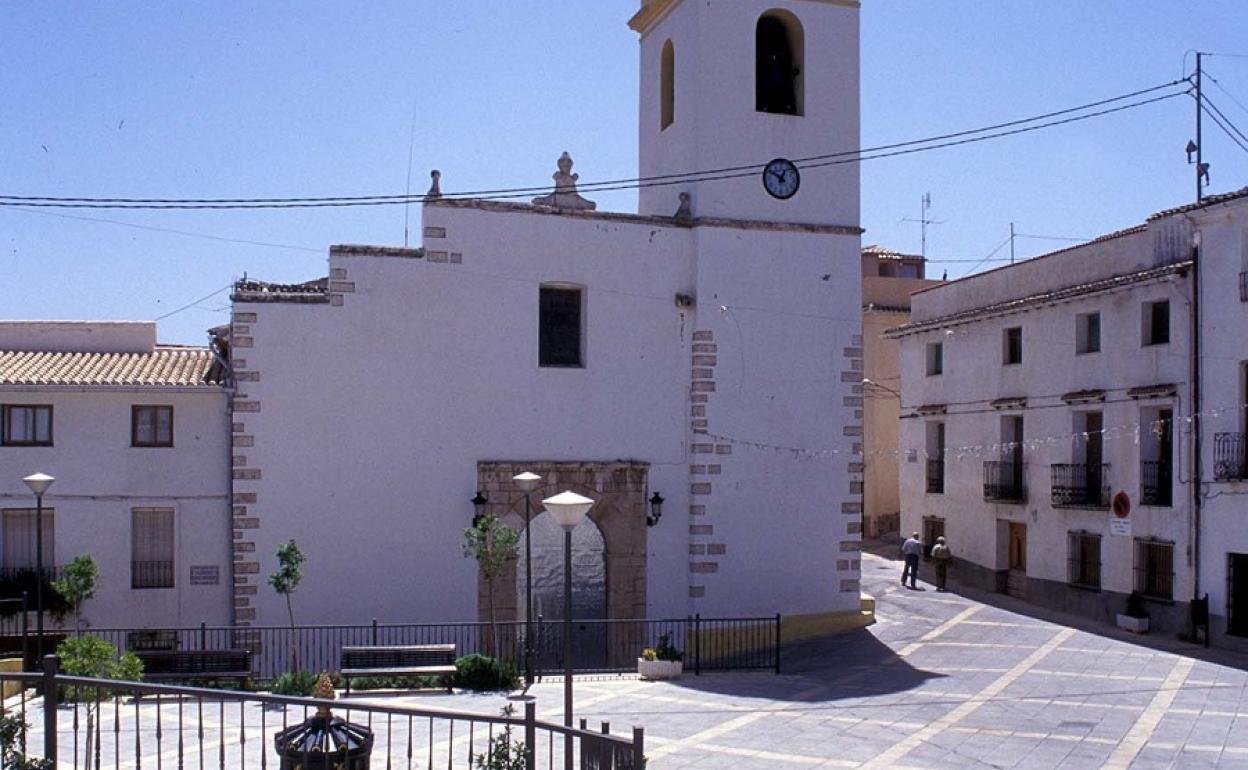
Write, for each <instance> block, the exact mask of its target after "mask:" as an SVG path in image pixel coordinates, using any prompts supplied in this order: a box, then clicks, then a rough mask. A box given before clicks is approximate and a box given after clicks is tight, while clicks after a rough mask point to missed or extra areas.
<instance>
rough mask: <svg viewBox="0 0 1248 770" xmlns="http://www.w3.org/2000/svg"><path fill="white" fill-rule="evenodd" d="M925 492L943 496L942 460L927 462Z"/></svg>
mask: <svg viewBox="0 0 1248 770" xmlns="http://www.w3.org/2000/svg"><path fill="white" fill-rule="evenodd" d="M927 491H928V492H929V493H930V494H933V495H939V494H944V491H945V461H944V460H943V459H938V460H928V461H927Z"/></svg>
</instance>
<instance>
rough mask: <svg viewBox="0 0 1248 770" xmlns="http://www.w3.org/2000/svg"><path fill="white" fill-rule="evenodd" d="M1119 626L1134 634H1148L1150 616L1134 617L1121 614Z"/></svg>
mask: <svg viewBox="0 0 1248 770" xmlns="http://www.w3.org/2000/svg"><path fill="white" fill-rule="evenodd" d="M1118 627H1119V628H1121V629H1122V630H1123V631H1130V632H1131V633H1133V634H1147V633H1148V618H1133V617H1131V616H1130V615H1119V616H1118Z"/></svg>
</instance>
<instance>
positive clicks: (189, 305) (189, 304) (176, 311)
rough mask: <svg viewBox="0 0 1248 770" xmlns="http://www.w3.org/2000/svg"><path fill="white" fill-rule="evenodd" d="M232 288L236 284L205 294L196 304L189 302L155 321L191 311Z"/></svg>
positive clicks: (157, 317)
mask: <svg viewBox="0 0 1248 770" xmlns="http://www.w3.org/2000/svg"><path fill="white" fill-rule="evenodd" d="M232 288H234V284H232V283H231V284H230V285H228V286H222V287H221V288H220V289H217V290H216V291H214V292H213V293H212V294H205V295H204V296H202V297H200V298H199V299H197V300H195V301H194V302H188V303H187V304H185V305H183V306H182V307H180V308H178V309H177V310H171V311H169V312H168V313H165V314H164V315H161V316H156V318H155V320H157V321H163V320H165V319H166V318H168V317H169V316H173V315H177V314H178V313H181V312H182V311H184V310H190V309H191V308H193V307H195V306H196V305H198V304H199V303H201V302H203V301H205V300H209V299H212V298H213V297H215V296H217V295H218V294H220V293H222V292H225V291H229V290H230V289H232ZM214 312H215V311H214Z"/></svg>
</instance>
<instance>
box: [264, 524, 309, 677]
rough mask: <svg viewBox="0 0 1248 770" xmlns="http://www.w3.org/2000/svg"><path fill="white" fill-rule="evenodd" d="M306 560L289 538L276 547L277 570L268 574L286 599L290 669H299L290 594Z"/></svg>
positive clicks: (301, 576)
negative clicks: (288, 620) (288, 621)
mask: <svg viewBox="0 0 1248 770" xmlns="http://www.w3.org/2000/svg"><path fill="white" fill-rule="evenodd" d="M307 560H308V557H307V556H304V554H303V551H301V550H299V545H298V544H297V543H296V542H295V541H294V540H289V541H287V542H285V543H282V544H281V545H279V546H278V547H277V565H278V566H277V572H274V573H273V574H272V575H269V585H271V586H273V590H274V591H276V592H277V593H278V595H279V596H282V597H285V599H286V615H287V616H288V617H289V618H290V671H291V672H292V673H294V672H297V671H298V670H299V648H298V646H297V645H296V644H295V608H294V605H293V604H292V603H291V600H290V595H291V594H293V593H294V592H295V589H296V588H298V587H299V583H300V582H301V581H302V580H303V563H304V562H305V561H307Z"/></svg>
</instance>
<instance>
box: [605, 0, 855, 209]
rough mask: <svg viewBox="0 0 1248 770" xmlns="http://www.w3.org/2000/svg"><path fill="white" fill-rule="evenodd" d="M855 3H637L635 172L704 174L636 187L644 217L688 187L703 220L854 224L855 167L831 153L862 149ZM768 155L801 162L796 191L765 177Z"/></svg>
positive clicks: (672, 203) (674, 203) (789, 183)
mask: <svg viewBox="0 0 1248 770" xmlns="http://www.w3.org/2000/svg"><path fill="white" fill-rule="evenodd" d="M858 5H859V4H858V3H857V2H854V1H853V0H696V1H695V0H642V5H641V10H640V11H639V12H638V13H637V14H636V15H635V16H634V17H633V18H632V20H631V21H630V22H629V24H630V26H631V27H632V28H633V29H634V30H636V31H637V32H638V33H639V34H640V35H641V88H640V95H641V104H640V111H639V115H640V121H641V124H640V134H641V135H640V155H641V164H640V175H641V176H642V177H643V178H650V177H662V176H666V175H672V174H686V173H689V172H704V171H705V172H711V173H708V174H707V177H708V179H707V180H706V181H700V182H692V183H684V182H682V183H680V184H672V185H659V186H650V187H643V188H642V189H641V193H640V213H642V214H656V215H671V214H673V213H674V212H675V211H676V210H677V209H678V208H679V206H680V193H681V192H688V193H689V194H690V196H691V199H692V206H693V213H694V215H695V216H698V217H717V218H727V219H743V220H762V221H768V222H785V223H801V224H817V225H842V226H851V227H852V226H857V224H858V221H859V203H858V200H859V171H858V164H857V163H853V162H845V163H839V164H837V163H835V161H844V160H849V159H851V158H852V155H851V154H850V153H853V152H855V151H856V150H857V149H858V147H859V139H860V137H859V103H858V101H859V99H858V93H859V86H858ZM773 159H783V160H788V161H792V162H793V164H794V166H795V167H796V169H797V172H798V175H799V176H800V184H798V186H797V189H796V190H795V191H793V192H792V193H791V195H789V193H790V191H791V190H792V187H793V180H792V179H787V180H780V179H778V178H777V176H773V177H772V181H773V182H775V183H776V184H775V187H776V188H777V189H773V190H772V191H771V192H769V191H768V189H767V187H766V186H765V185H764V179H763V173H762V169H763V167H764V165H765V164H767V163H768V162H769V161H771V160H773ZM721 169H726V170H724V171H720V170H721ZM751 171H756V172H757V173H750V172H751ZM720 176H730V177H735V178H730V179H709V177H720ZM777 193H778V194H777Z"/></svg>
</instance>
